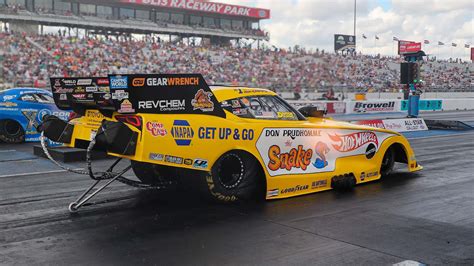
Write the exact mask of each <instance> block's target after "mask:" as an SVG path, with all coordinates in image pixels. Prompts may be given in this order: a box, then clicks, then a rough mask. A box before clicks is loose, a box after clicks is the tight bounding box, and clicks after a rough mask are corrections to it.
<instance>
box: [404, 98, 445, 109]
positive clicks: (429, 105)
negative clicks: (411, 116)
mask: <svg viewBox="0 0 474 266" xmlns="http://www.w3.org/2000/svg"><path fill="white" fill-rule="evenodd" d="M418 108H419V110H420V111H441V110H442V109H443V100H420V102H419V103H418ZM400 110H401V111H407V110H408V101H407V100H402V101H401V103H400Z"/></svg>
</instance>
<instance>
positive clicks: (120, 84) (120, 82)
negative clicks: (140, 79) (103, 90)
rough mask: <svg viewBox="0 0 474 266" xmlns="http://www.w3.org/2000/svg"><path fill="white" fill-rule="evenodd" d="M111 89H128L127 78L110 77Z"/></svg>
mask: <svg viewBox="0 0 474 266" xmlns="http://www.w3.org/2000/svg"><path fill="white" fill-rule="evenodd" d="M110 88H112V89H128V77H127V76H124V77H122V76H112V77H110Z"/></svg>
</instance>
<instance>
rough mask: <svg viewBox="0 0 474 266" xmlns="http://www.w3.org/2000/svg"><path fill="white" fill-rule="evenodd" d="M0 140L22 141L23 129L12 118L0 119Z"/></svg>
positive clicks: (23, 137)
mask: <svg viewBox="0 0 474 266" xmlns="http://www.w3.org/2000/svg"><path fill="white" fill-rule="evenodd" d="M0 140H1V141H3V142H6V143H10V144H13V143H21V142H24V141H25V130H24V129H23V127H22V126H21V125H20V124H19V123H18V122H16V121H14V120H10V119H6V120H2V121H0Z"/></svg>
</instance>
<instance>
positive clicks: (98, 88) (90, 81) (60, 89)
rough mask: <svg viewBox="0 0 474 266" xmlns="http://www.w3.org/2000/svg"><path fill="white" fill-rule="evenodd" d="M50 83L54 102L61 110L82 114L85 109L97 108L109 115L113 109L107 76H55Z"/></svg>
mask: <svg viewBox="0 0 474 266" xmlns="http://www.w3.org/2000/svg"><path fill="white" fill-rule="evenodd" d="M50 83H51V90H52V92H53V98H54V103H55V104H56V106H57V107H58V108H59V109H61V110H73V111H74V112H76V113H78V114H81V115H84V114H85V111H86V110H87V109H98V110H100V111H101V112H102V113H103V114H104V115H106V116H109V117H110V116H111V115H112V113H113V112H114V111H115V108H114V104H113V102H112V100H111V99H110V89H109V78H108V77H61V78H59V77H56V78H50Z"/></svg>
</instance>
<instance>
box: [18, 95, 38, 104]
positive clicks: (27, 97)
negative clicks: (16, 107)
mask: <svg viewBox="0 0 474 266" xmlns="http://www.w3.org/2000/svg"><path fill="white" fill-rule="evenodd" d="M20 101H23V102H30V103H36V102H38V101H37V100H36V98H35V97H34V96H33V94H23V95H21V96H20Z"/></svg>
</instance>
